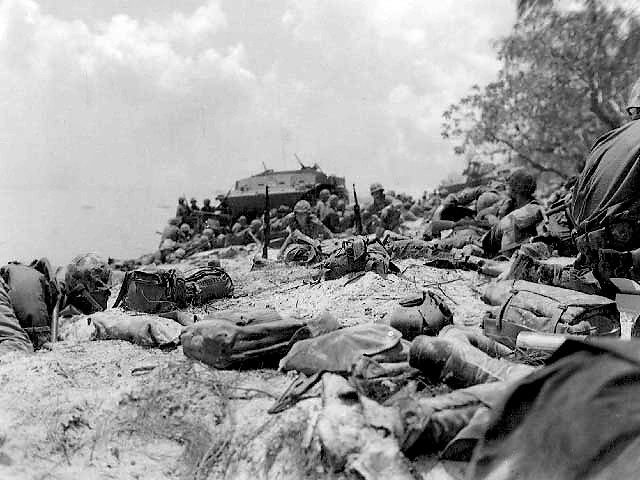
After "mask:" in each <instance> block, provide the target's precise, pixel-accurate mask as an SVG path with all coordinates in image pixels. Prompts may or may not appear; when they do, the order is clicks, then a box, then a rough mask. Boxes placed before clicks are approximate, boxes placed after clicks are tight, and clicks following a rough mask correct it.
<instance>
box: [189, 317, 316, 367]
mask: <svg viewBox="0 0 640 480" xmlns="http://www.w3.org/2000/svg"><path fill="white" fill-rule="evenodd" d="M309 336H311V332H310V330H309V329H308V328H307V327H306V322H305V321H304V320H302V319H296V318H293V319H284V318H282V317H281V316H280V315H279V314H278V313H277V312H275V311H273V310H256V311H253V312H248V313H243V314H238V313H233V312H231V313H221V314H217V315H216V316H210V317H208V319H206V320H201V321H199V322H197V323H195V324H193V325H191V326H189V327H187V328H185V329H184V330H183V331H182V333H181V335H180V342H181V343H182V347H183V351H184V354H185V355H186V356H187V357H189V358H192V359H194V360H199V361H201V362H203V363H206V364H207V365H211V366H212V367H215V368H219V369H228V368H235V367H243V366H248V365H252V366H253V365H260V366H268V365H275V363H277V361H278V360H279V359H280V358H281V357H282V356H283V355H285V354H286V353H287V352H288V351H289V349H290V348H291V345H293V343H294V342H296V341H297V340H299V339H302V338H308V337H309Z"/></svg>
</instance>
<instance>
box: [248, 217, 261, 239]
mask: <svg viewBox="0 0 640 480" xmlns="http://www.w3.org/2000/svg"><path fill="white" fill-rule="evenodd" d="M247 232H248V235H249V237H251V241H252V242H254V243H262V242H264V231H263V229H262V220H260V219H259V218H254V219H253V220H251V223H250V224H249V228H248V230H247Z"/></svg>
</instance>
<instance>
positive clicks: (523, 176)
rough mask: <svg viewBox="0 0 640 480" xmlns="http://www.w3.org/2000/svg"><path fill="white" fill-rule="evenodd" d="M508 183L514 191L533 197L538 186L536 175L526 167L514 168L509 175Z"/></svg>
mask: <svg viewBox="0 0 640 480" xmlns="http://www.w3.org/2000/svg"><path fill="white" fill-rule="evenodd" d="M507 184H508V185H509V188H510V189H511V191H512V192H514V193H519V194H521V195H523V196H525V197H532V196H533V194H534V192H535V191H536V188H537V186H538V185H537V182H536V179H535V177H534V176H533V175H531V174H530V173H528V172H527V171H526V170H524V169H519V170H514V171H513V172H512V173H511V175H509V178H508V179H507Z"/></svg>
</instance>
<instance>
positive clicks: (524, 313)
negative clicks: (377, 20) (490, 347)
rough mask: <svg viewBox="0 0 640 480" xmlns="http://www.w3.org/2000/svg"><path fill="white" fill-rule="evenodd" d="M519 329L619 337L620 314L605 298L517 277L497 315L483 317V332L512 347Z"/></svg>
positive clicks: (609, 300)
mask: <svg viewBox="0 0 640 480" xmlns="http://www.w3.org/2000/svg"><path fill="white" fill-rule="evenodd" d="M521 331H531V332H543V333H566V334H573V335H599V336H614V337H619V336H620V313H619V312H618V309H617V307H616V303H615V301H613V300H611V299H609V298H606V297H601V296H599V295H589V294H586V293H581V292H577V291H575V290H569V289H565V288H560V287H552V286H549V285H543V284H539V283H532V282H526V281H523V280H517V281H515V282H513V284H512V286H511V289H510V291H509V295H508V297H507V299H506V301H505V302H504V303H503V304H502V307H501V308H500V313H499V315H498V317H497V318H485V319H484V332H485V334H486V335H487V336H489V337H490V338H493V339H495V340H497V341H499V342H501V343H503V344H504V345H506V346H508V347H509V348H515V344H516V337H517V336H518V333H520V332H521Z"/></svg>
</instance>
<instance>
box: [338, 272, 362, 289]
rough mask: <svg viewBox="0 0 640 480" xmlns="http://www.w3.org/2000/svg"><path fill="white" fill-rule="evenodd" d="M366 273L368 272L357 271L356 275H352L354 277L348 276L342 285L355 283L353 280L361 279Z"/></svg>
mask: <svg viewBox="0 0 640 480" xmlns="http://www.w3.org/2000/svg"><path fill="white" fill-rule="evenodd" d="M365 274H366V272H358V273H356V274H355V275H354V276H352V277H350V278H348V279H347V281H346V282H344V283H343V284H342V286H343V287H346V286H347V285H349V284H350V283H353V282H355V281H356V280H359V279H361V278H362V277H364V276H365Z"/></svg>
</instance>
